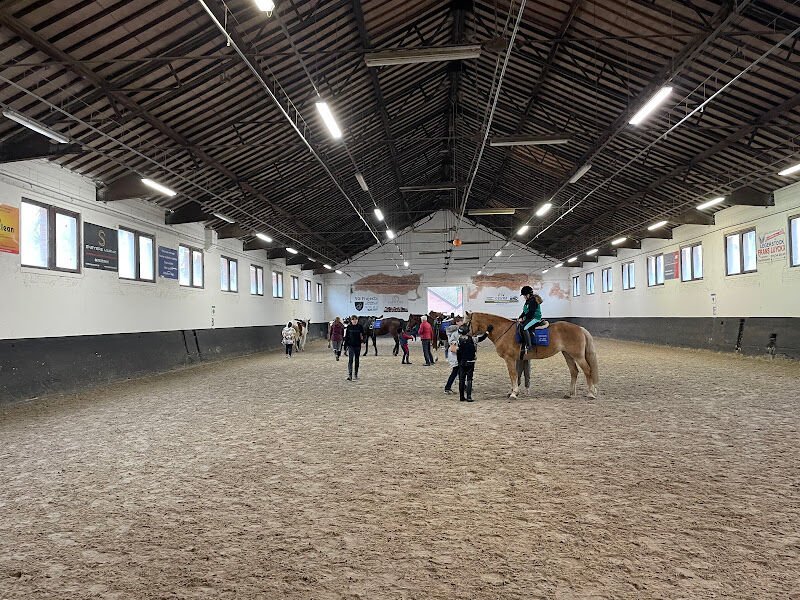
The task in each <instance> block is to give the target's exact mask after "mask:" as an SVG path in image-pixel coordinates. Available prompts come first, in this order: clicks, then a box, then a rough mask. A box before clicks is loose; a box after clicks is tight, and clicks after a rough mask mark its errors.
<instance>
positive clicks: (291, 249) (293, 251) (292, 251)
mask: <svg viewBox="0 0 800 600" xmlns="http://www.w3.org/2000/svg"><path fill="white" fill-rule="evenodd" d="M286 251H287V252H288V253H289V254H297V250H295V249H294V248H286Z"/></svg>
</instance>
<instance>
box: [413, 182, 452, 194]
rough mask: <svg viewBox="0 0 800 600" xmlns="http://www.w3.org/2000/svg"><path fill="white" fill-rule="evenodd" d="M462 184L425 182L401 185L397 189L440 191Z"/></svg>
mask: <svg viewBox="0 0 800 600" xmlns="http://www.w3.org/2000/svg"><path fill="white" fill-rule="evenodd" d="M464 185H465V184H464V183H461V182H446V183H425V184H423V185H401V186H400V187H399V188H398V189H399V190H400V191H401V192H441V191H448V190H455V189H458V188H460V187H464Z"/></svg>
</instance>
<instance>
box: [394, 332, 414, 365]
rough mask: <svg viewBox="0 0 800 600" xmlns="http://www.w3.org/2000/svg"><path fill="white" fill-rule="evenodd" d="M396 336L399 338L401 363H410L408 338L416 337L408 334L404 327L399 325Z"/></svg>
mask: <svg viewBox="0 0 800 600" xmlns="http://www.w3.org/2000/svg"><path fill="white" fill-rule="evenodd" d="M397 338H398V339H399V340H400V348H402V349H403V360H402V361H400V364H401V365H410V364H411V357H410V356H409V354H408V340H411V339H416V338H415V337H414V336H413V335H408V334H407V333H406V332H405V328H404V327H403V326H402V325H400V327H398V328H397Z"/></svg>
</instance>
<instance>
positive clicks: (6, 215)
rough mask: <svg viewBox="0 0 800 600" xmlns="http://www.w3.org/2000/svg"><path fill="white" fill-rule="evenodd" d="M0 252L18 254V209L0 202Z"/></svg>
mask: <svg viewBox="0 0 800 600" xmlns="http://www.w3.org/2000/svg"><path fill="white" fill-rule="evenodd" d="M0 252H10V253H11V254H19V209H18V208H16V207H15V206H8V205H6V204H0Z"/></svg>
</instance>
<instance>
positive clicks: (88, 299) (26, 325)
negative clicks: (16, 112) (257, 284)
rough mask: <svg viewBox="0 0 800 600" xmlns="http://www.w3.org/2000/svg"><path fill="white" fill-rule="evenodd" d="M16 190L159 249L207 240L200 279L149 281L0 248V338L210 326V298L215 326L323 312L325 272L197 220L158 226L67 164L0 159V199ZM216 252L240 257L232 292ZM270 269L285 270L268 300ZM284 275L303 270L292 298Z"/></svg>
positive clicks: (151, 211) (317, 316)
mask: <svg viewBox="0 0 800 600" xmlns="http://www.w3.org/2000/svg"><path fill="white" fill-rule="evenodd" d="M22 197H26V198H30V199H32V200H37V201H40V202H44V203H47V204H51V205H55V206H59V207H62V208H66V209H69V210H72V211H75V212H78V213H80V214H81V221H82V222H86V221H88V222H90V223H95V224H97V225H101V226H105V227H113V228H116V227H118V226H120V225H122V226H127V227H130V228H133V229H136V230H139V231H142V232H145V233H150V234H154V235H155V238H156V247H158V246H168V247H170V248H175V249H177V247H178V244H179V243H186V244H190V245H193V246H197V247H201V248H205V275H204V279H205V281H204V284H205V287H204V288H203V289H193V288H186V287H181V286H179V285H178V281H177V280H175V279H162V278H160V277H157V278H156V283H147V282H134V281H125V280H121V279H119V277H118V274H117V273H115V272H105V271H100V270H94V269H84V268H83V267H82V268H81V273H78V274H71V273H59V272H55V271H44V270H40V269H30V268H25V267H21V266H20V257H19V255H15V254H8V253H0V281H2V289H0V339H17V338H31V337H50V336H70V335H84V334H87V335H88V334H104V333H127V332H139V331H164V330H175V329H203V328H209V327H211V326H212V306H213V307H214V310H215V315H214V317H215V319H214V326H215V327H217V328H221V327H245V326H253V325H278V324H285V323H286V322H287V321H288V320H289V319H291V318H295V317H297V318H302V319H309V320H311V321H312V322H320V321H322V320H323V318H324V315H323V313H324V303H323V304H320V303H317V302H316V283H317V282H318V281H320V282H321V281H322V278H320V277H318V276H314V275H312V273H311V272H310V271H302V272H301V271H300V270H299V268H298V267H287V266H286V265H285V263H284V261H283V260H277V261H269V260H267V259H266V253H265V252H264V251H263V250H259V251H248V252H244V251H243V250H242V243H241V242H240V241H239V240H235V239H233V240H219V241H217V240H216V235H215V234H214V235H209V234H210V233H211V232H207V231H206V230H205V229H204V228H203V226H202V224H197V223H194V224H186V225H177V226H170V225H164V211H163V209H160V208H158V207H156V206H153V205H150V204H147V203H145V202H139V201H122V202H113V203H108V204H102V203H99V202H97V201H96V200H95V189H94V185H93V183H92V182H91V181H89V180H88V179H85V178H83V177H81V176H79V175H77V174H75V173H73V172H70V171H68V170H66V169H63V168H60V167H58V166H56V165H53V164H50V163H48V162H46V161H28V162H20V163H11V164H7V165H2V166H0V204H8V205H11V206H19V204H20V200H21V198H22ZM82 234H83V227H82V226H81V236H82ZM207 240H208V241H209V242H210V243H207ZM220 254H224V255H225V256H228V257H230V258H234V259H237V260H238V261H239V292H238V293H230V292H222V291H220V268H219V263H220V260H219V259H220ZM82 263H83V261H82V259H81V265H82ZM251 264H255V265H258V266H261V267H263V268H264V296H252V295H251V294H250V265H251ZM272 270H278V271H280V272H282V273H283V274H284V298H282V299H280V298H278V299H273V298H272V283H271V277H272V276H271V271H272ZM291 275H297V276H298V277H300V298H301V299H300V300H290V299H289V295H290V293H289V292H290V285H291V284H290V281H291V280H290V276H291ZM306 279H308V280H311V281H312V292H313V298H312V302H307V301H306V300H305V283H304V280H306ZM323 290H324V286H323Z"/></svg>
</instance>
